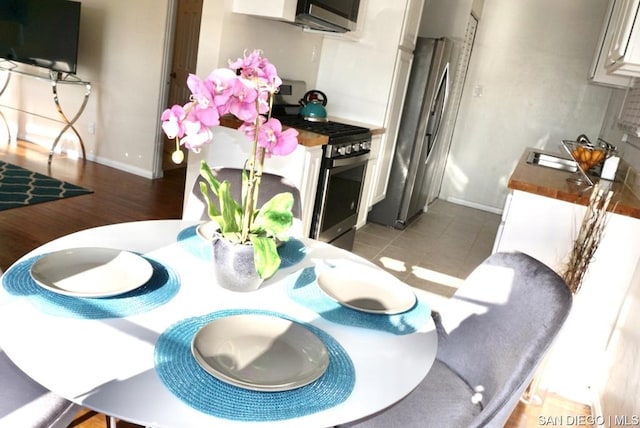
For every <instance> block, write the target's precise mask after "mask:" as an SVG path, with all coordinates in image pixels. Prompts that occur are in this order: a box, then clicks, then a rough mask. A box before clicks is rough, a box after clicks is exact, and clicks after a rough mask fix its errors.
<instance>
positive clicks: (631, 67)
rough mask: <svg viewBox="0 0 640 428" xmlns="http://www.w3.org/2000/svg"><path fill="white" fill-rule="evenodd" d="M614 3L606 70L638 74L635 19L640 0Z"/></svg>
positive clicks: (639, 34)
mask: <svg viewBox="0 0 640 428" xmlns="http://www.w3.org/2000/svg"><path fill="white" fill-rule="evenodd" d="M615 3H616V4H615V6H614V7H613V11H614V13H613V19H612V22H613V27H612V34H613V37H612V39H611V46H610V48H609V55H608V58H607V71H609V72H610V73H615V74H624V75H627V76H640V22H637V21H636V16H637V15H638V7H639V6H640V0H616V1H615ZM618 3H620V4H619V5H618ZM618 8H619V9H618Z"/></svg>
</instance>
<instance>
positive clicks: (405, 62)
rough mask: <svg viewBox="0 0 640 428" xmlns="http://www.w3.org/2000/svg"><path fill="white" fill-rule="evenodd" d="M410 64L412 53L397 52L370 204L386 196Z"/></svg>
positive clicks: (401, 50)
mask: <svg viewBox="0 0 640 428" xmlns="http://www.w3.org/2000/svg"><path fill="white" fill-rule="evenodd" d="M412 62H413V53H411V52H407V51H405V50H403V49H400V50H398V54H397V57H396V64H395V68H394V70H395V71H394V75H393V84H392V85H391V92H390V93H389V104H388V108H387V114H386V117H385V121H384V125H385V129H386V130H385V133H384V135H383V136H382V141H381V145H380V154H379V156H378V165H377V169H378V172H377V174H376V176H375V181H374V183H373V193H372V198H371V204H375V203H378V202H380V201H381V200H383V199H384V197H385V195H386V194H387V182H388V181H389V172H390V171H391V161H392V160H393V153H394V151H395V149H396V138H397V136H398V127H399V125H400V117H401V115H402V107H403V105H404V97H405V93H406V92H407V84H408V83H409V73H410V72H411V63H412Z"/></svg>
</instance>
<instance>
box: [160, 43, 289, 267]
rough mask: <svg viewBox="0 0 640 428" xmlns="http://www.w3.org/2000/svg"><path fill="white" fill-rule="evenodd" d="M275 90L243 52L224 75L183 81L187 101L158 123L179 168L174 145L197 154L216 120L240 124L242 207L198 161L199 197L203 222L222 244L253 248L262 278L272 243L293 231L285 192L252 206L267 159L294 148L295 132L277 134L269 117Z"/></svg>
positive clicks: (269, 73) (268, 72) (265, 66)
mask: <svg viewBox="0 0 640 428" xmlns="http://www.w3.org/2000/svg"><path fill="white" fill-rule="evenodd" d="M281 84H282V80H281V79H280V77H278V73H277V70H276V67H275V66H274V65H273V64H271V63H270V62H269V61H268V60H267V59H266V58H263V57H262V52H261V51H259V50H254V51H253V52H251V53H249V54H247V53H246V52H245V54H244V56H243V57H241V58H238V59H237V60H236V61H234V62H230V63H229V66H228V68H220V69H216V70H213V71H212V72H211V73H210V74H209V76H207V77H206V78H205V79H204V80H201V79H200V78H199V77H198V76H196V75H193V74H192V75H189V77H188V78H187V86H188V87H189V89H190V91H191V94H192V95H191V97H190V100H189V102H187V104H185V105H184V106H182V105H174V106H173V107H171V108H169V109H167V110H165V111H164V112H163V113H162V116H161V120H162V129H163V131H164V132H165V134H166V135H167V137H169V138H170V139H175V140H176V152H175V153H174V162H177V163H180V162H182V152H180V149H179V146H180V145H183V146H184V147H186V148H187V149H190V150H193V151H194V152H198V151H199V150H200V148H201V147H202V146H203V145H205V144H208V143H210V142H211V141H212V132H211V128H212V127H215V126H219V125H220V117H221V116H223V115H226V114H231V115H233V116H235V117H236V118H238V119H239V120H240V121H242V122H243V124H242V125H241V126H240V128H239V130H240V131H242V132H243V133H244V134H245V135H246V136H247V137H248V139H249V140H250V141H252V142H253V146H252V150H251V155H250V157H249V158H248V159H247V160H246V162H245V166H244V170H243V173H242V198H241V201H236V200H234V199H233V197H232V196H231V193H230V183H229V182H228V181H223V182H219V181H218V180H217V179H216V178H215V177H214V175H213V174H212V171H211V169H210V167H209V165H207V163H206V161H204V160H203V161H202V163H201V166H200V175H201V176H202V177H203V178H204V179H205V181H206V182H207V183H208V186H207V184H205V183H201V186H200V190H201V191H202V194H203V196H204V198H205V201H206V203H207V210H208V214H209V217H210V218H211V219H212V220H213V221H215V222H216V223H217V224H218V226H219V228H220V229H219V232H220V234H221V235H222V237H224V238H225V239H228V240H230V241H231V242H234V243H238V244H249V243H250V244H252V245H253V255H254V263H255V266H256V271H257V273H258V275H259V276H260V278H263V279H264V278H268V277H269V276H271V275H273V273H275V271H276V270H277V269H278V267H279V266H280V257H279V256H278V252H277V248H276V240H281V241H284V240H287V239H288V230H289V229H290V227H291V225H292V224H293V215H292V212H291V208H292V206H293V195H292V194H291V193H290V192H284V193H280V194H278V195H275V196H274V197H273V198H271V199H270V200H269V201H267V202H266V203H265V204H264V205H263V206H262V207H260V208H258V207H256V205H257V201H258V192H259V189H260V180H261V176H262V172H263V167H264V161H265V158H268V157H270V156H273V155H277V156H285V155H288V154H289V153H291V152H293V151H294V150H295V148H296V146H297V144H298V139H297V136H298V132H297V131H296V130H295V129H293V128H290V129H287V130H283V129H282V124H281V123H280V121H279V120H277V119H275V118H272V117H271V108H272V105H273V97H274V94H275V93H276V92H277V91H278V88H279V87H280V85H281ZM176 154H178V155H176ZM209 190H211V192H212V193H213V196H210V195H209ZM216 199H217V204H216Z"/></svg>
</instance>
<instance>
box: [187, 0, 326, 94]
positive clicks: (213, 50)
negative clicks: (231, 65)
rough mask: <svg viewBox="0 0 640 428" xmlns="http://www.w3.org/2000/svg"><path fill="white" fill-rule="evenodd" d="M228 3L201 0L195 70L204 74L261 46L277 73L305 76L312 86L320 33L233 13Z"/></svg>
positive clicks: (317, 57)
mask: <svg viewBox="0 0 640 428" xmlns="http://www.w3.org/2000/svg"><path fill="white" fill-rule="evenodd" d="M231 5H232V1H231V0H224V1H220V0H204V7H203V18H202V27H201V29H200V45H199V49H198V67H197V74H198V75H200V76H202V77H204V76H206V75H207V74H209V72H211V70H213V69H214V68H217V67H225V66H226V65H227V61H229V60H235V59H237V58H239V57H241V56H242V54H243V52H244V51H245V50H247V51H252V50H253V49H262V51H263V52H264V56H265V57H267V58H268V59H269V61H270V62H271V63H272V64H274V65H275V66H276V68H277V69H278V74H279V75H280V77H284V78H288V79H297V80H304V81H306V82H307V85H308V89H312V88H313V87H314V86H315V84H316V74H317V72H318V62H319V59H320V53H321V50H322V36H320V35H318V34H313V33H309V32H303V31H302V29H300V28H299V27H296V26H293V25H291V24H287V23H284V22H279V21H273V20H268V19H261V18H256V17H253V16H249V15H241V14H236V13H232V12H231ZM221 6H223V7H221Z"/></svg>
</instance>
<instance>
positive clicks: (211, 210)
mask: <svg viewBox="0 0 640 428" xmlns="http://www.w3.org/2000/svg"><path fill="white" fill-rule="evenodd" d="M200 192H201V193H202V196H204V201H205V202H206V204H207V215H208V216H209V218H210V219H211V220H215V221H216V222H217V223H220V221H221V220H222V218H221V216H220V211H218V207H216V205H215V204H214V203H213V201H212V200H211V198H210V197H209V187H208V186H207V183H203V182H200Z"/></svg>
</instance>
